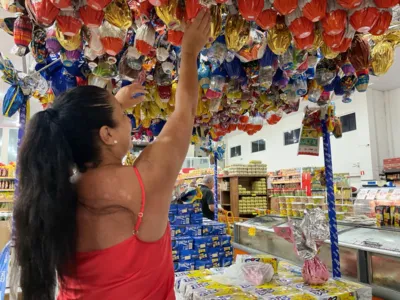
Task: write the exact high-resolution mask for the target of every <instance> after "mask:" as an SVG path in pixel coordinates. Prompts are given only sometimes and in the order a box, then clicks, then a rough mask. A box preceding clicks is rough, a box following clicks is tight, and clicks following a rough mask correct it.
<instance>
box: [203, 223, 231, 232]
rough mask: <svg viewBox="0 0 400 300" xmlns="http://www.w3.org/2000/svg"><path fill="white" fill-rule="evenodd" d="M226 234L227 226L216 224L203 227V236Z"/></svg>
mask: <svg viewBox="0 0 400 300" xmlns="http://www.w3.org/2000/svg"><path fill="white" fill-rule="evenodd" d="M224 234H226V225H225V224H221V223H217V222H216V223H214V224H212V225H203V235H224Z"/></svg>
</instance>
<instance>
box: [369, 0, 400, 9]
mask: <svg viewBox="0 0 400 300" xmlns="http://www.w3.org/2000/svg"><path fill="white" fill-rule="evenodd" d="M374 3H375V5H376V6H377V7H379V8H392V7H395V6H396V5H397V4H398V3H399V1H398V0H374Z"/></svg>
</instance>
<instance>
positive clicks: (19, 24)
mask: <svg viewBox="0 0 400 300" xmlns="http://www.w3.org/2000/svg"><path fill="white" fill-rule="evenodd" d="M32 30H33V24H32V22H31V20H30V19H29V17H28V16H24V15H22V16H19V17H18V18H17V19H16V20H15V22H14V43H15V45H17V47H18V48H19V50H18V52H17V54H19V55H20V56H24V55H25V54H26V53H27V50H28V46H29V43H30V42H31V41H32Z"/></svg>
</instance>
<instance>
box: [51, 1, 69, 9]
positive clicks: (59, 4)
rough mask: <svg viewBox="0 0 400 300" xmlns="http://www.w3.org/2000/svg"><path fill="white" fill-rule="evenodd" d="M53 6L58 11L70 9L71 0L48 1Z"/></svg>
mask: <svg viewBox="0 0 400 300" xmlns="http://www.w3.org/2000/svg"><path fill="white" fill-rule="evenodd" d="M50 1H51V3H53V5H54V6H55V7H57V8H59V9H67V8H72V2H71V0H50Z"/></svg>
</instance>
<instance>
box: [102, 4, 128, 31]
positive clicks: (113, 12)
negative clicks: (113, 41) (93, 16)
mask: <svg viewBox="0 0 400 300" xmlns="http://www.w3.org/2000/svg"><path fill="white" fill-rule="evenodd" d="M104 19H105V20H106V21H108V22H109V23H110V24H112V25H114V26H116V27H118V28H120V29H123V30H127V29H128V28H129V27H131V26H132V13H131V10H130V9H129V6H128V3H127V2H126V0H113V1H112V2H111V3H110V4H109V5H108V6H107V7H106V9H105V15H104Z"/></svg>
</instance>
